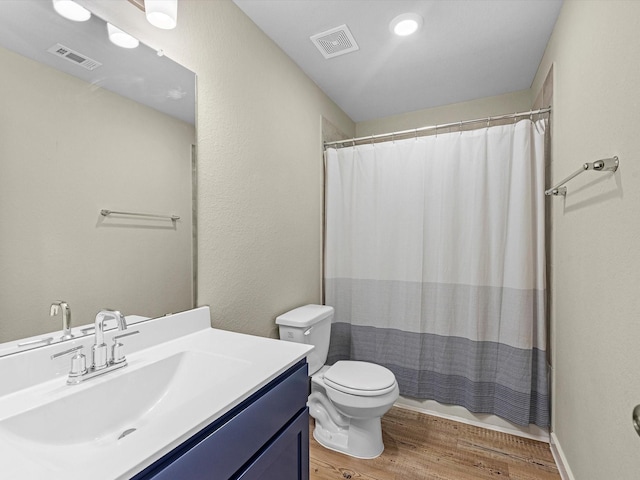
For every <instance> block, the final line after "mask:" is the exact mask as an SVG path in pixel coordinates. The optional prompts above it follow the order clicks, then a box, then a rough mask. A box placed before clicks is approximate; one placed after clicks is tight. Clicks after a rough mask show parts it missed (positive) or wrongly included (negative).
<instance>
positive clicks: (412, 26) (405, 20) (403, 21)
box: [389, 13, 422, 37]
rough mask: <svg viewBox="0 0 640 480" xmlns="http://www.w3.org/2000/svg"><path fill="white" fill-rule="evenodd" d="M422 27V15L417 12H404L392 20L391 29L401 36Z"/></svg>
mask: <svg viewBox="0 0 640 480" xmlns="http://www.w3.org/2000/svg"><path fill="white" fill-rule="evenodd" d="M420 27H422V17H421V16H420V15H418V14H417V13H403V14H402V15H398V16H397V17H396V18H394V19H393V20H391V23H390V24H389V30H391V31H392V32H393V33H395V34H396V35H398V36H400V37H406V36H407V35H411V34H412V33H415V32H417V31H418V30H420Z"/></svg>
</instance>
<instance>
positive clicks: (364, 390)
mask: <svg viewBox="0 0 640 480" xmlns="http://www.w3.org/2000/svg"><path fill="white" fill-rule="evenodd" d="M323 377H324V382H325V384H326V385H328V386H329V387H331V388H334V389H336V390H338V391H340V392H343V393H348V394H351V395H358V396H361V397H375V396H379V395H385V394H387V393H389V392H391V391H393V389H394V388H396V377H395V376H394V374H393V373H392V372H391V371H390V370H389V369H387V368H385V367H383V366H381V365H376V364H375V363H369V362H358V361H354V360H348V361H345V360H341V361H339V362H336V363H335V365H333V366H332V367H331V368H329V369H328V370H327V371H326V372H324V376H323Z"/></svg>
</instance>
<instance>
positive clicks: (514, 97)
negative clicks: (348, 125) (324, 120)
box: [356, 89, 532, 137]
mask: <svg viewBox="0 0 640 480" xmlns="http://www.w3.org/2000/svg"><path fill="white" fill-rule="evenodd" d="M531 103H532V99H531V90H529V89H527V90H521V91H519V92H513V93H507V94H504V95H497V96H495V97H487V98H480V99H478V100H472V101H469V102H461V103H454V104H452V105H445V106H442V107H437V108H428V109H426V110H417V111H415V112H407V113H403V114H401V115H393V116H391V117H385V118H380V119H377V120H369V121H366V122H358V123H357V124H356V136H358V137H366V136H367V135H375V134H379V133H390V132H398V131H402V130H411V129H413V128H419V127H428V126H431V125H439V124H440V125H441V124H444V123H453V122H458V121H460V120H474V119H476V118H484V117H490V116H496V115H503V114H507V113H515V112H522V111H527V110H529V107H531Z"/></svg>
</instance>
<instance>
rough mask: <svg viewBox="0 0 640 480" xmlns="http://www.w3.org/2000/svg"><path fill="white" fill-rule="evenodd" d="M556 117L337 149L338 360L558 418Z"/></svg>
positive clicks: (538, 419) (458, 399)
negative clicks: (550, 139) (553, 297)
mask: <svg viewBox="0 0 640 480" xmlns="http://www.w3.org/2000/svg"><path fill="white" fill-rule="evenodd" d="M545 122H546V121H545V120H538V121H536V122H533V121H531V120H528V119H527V120H521V121H519V122H517V123H515V124H510V125H502V126H493V127H486V128H481V129H478V130H473V131H466V132H455V133H448V134H440V135H436V136H430V137H421V138H415V139H414V138H412V139H408V140H402V141H393V142H385V143H378V144H375V145H373V144H368V145H359V146H355V147H346V148H341V149H333V148H331V149H328V150H327V155H326V168H327V190H326V245H325V249H326V254H325V289H326V290H325V291H326V294H325V295H326V303H327V305H332V306H333V307H334V308H335V317H334V323H333V325H332V333H331V346H330V351H329V363H334V362H335V361H337V360H345V359H351V360H363V361H371V362H375V363H378V364H380V365H384V366H386V367H387V368H389V369H390V370H391V371H393V373H394V374H395V375H396V378H397V380H398V383H399V385H400V392H401V394H402V395H405V396H408V397H414V398H420V399H433V400H436V401H438V402H441V403H446V404H455V405H462V406H463V407H465V408H467V409H468V410H470V411H472V412H476V413H492V414H495V415H499V416H501V417H503V418H505V419H507V420H509V421H511V422H514V423H516V424H520V425H527V424H530V423H533V424H537V425H539V426H542V427H546V426H548V424H549V390H548V381H547V368H548V367H547V362H546V352H545V350H546V331H545V330H546V322H545V245H544V193H543V192H544V134H545V125H546V123H545Z"/></svg>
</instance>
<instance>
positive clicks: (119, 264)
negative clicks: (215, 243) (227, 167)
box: [0, 48, 195, 342]
mask: <svg viewBox="0 0 640 480" xmlns="http://www.w3.org/2000/svg"><path fill="white" fill-rule="evenodd" d="M0 65H2V67H1V68H2V72H3V73H2V75H0V95H1V97H2V102H1V104H2V107H1V108H0V125H2V133H1V134H0V138H1V141H0V205H1V206H2V208H0V265H2V268H0V314H1V318H0V342H5V341H9V340H13V339H17V338H25V337H28V336H31V335H37V334H41V333H44V332H51V331H54V330H60V329H61V323H62V322H61V320H60V317H59V316H58V318H55V319H52V318H50V317H49V306H50V304H51V303H52V302H53V301H56V300H64V301H67V302H68V303H69V305H70V306H71V312H72V323H73V324H74V325H80V324H88V323H91V322H92V321H93V320H94V318H95V315H96V312H98V311H99V310H100V309H102V308H105V307H110V308H118V309H121V310H122V312H123V313H125V314H127V315H129V314H137V315H144V316H151V317H155V316H160V315H163V314H165V313H168V312H175V311H181V310H185V309H188V308H190V307H191V304H192V290H191V275H192V262H191V182H192V180H191V145H192V144H193V143H194V141H195V131H194V128H193V125H189V124H187V123H185V122H182V121H180V120H176V119H174V118H171V117H169V116H167V115H165V114H162V113H160V112H157V111H156V110H153V109H151V108H148V107H145V106H142V105H140V104H138V103H135V102H133V101H131V100H128V99H126V98H124V97H121V96H119V95H116V94H113V93H111V92H108V91H106V90H103V89H100V88H96V87H95V85H91V84H89V83H86V82H84V81H82V80H79V79H77V78H75V77H72V76H70V75H66V74H64V73H60V72H58V71H57V70H54V69H52V68H50V67H46V66H44V65H42V64H39V63H36V62H34V61H32V60H29V59H26V58H25V57H22V56H20V55H17V54H15V53H13V52H10V51H8V50H5V49H2V48H0ZM159 139H161V141H159ZM103 208H106V209H111V210H124V211H138V212H150V213H166V214H169V213H170V214H175V215H179V216H180V217H181V219H180V220H179V221H178V222H175V225H174V224H173V223H172V222H171V221H166V220H162V221H156V220H148V219H147V220H139V219H136V220H133V219H131V218H129V219H122V218H120V219H117V218H114V217H109V218H108V219H105V218H104V217H102V216H101V215H100V210H101V209H103Z"/></svg>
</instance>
